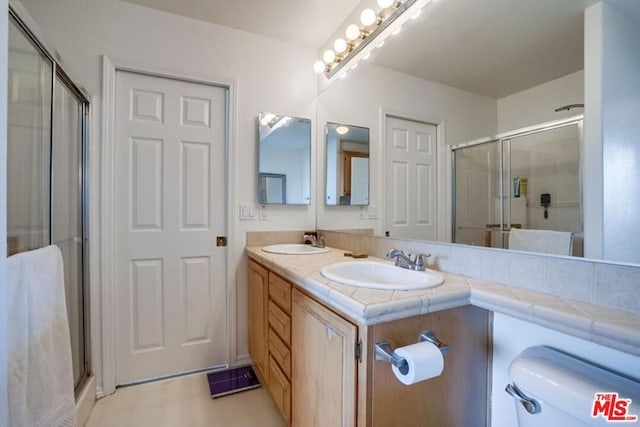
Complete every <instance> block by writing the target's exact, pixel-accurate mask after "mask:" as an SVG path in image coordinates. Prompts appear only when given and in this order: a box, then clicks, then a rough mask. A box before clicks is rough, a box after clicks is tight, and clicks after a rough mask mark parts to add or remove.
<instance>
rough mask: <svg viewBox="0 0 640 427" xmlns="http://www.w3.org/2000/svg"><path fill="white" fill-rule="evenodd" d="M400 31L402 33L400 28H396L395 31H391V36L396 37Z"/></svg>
mask: <svg viewBox="0 0 640 427" xmlns="http://www.w3.org/2000/svg"><path fill="white" fill-rule="evenodd" d="M400 31H402V27H398V28H396V29H395V30H393V33H391V35H392V36H397V35H398V33H400Z"/></svg>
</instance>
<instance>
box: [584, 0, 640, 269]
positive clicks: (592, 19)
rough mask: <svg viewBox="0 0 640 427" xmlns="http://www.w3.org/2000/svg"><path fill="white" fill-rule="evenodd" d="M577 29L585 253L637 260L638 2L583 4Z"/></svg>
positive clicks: (639, 221) (639, 137)
mask: <svg viewBox="0 0 640 427" xmlns="http://www.w3.org/2000/svg"><path fill="white" fill-rule="evenodd" d="M585 33H586V37H585V95H586V99H587V110H586V116H585V145H586V149H585V150H586V155H585V159H586V162H585V165H586V166H585V168H586V169H588V170H589V173H588V174H587V175H586V176H585V183H584V185H585V189H587V190H588V191H587V192H585V255H586V256H589V257H594V258H603V259H607V260H611V261H622V262H632V263H638V262H640V240H638V238H637V236H638V235H640V197H639V194H640V190H639V187H638V182H640V162H639V161H638V158H640V121H638V117H639V116H640V103H639V102H638V99H640V78H639V77H638V76H639V75H640V44H639V43H638V40H640V3H638V2H628V1H618V0H610V1H605V2H600V3H598V4H596V5H594V6H591V7H590V8H588V9H587V10H586V13H585ZM590 236H594V238H592V239H590Z"/></svg>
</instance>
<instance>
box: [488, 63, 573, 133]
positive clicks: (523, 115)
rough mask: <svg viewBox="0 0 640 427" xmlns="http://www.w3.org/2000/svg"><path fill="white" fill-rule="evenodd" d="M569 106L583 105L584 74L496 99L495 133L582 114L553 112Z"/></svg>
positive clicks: (570, 76)
mask: <svg viewBox="0 0 640 427" xmlns="http://www.w3.org/2000/svg"><path fill="white" fill-rule="evenodd" d="M569 104H584V71H578V72H575V73H573V74H569V75H568V76H564V77H561V78H559V79H556V80H552V81H550V82H547V83H543V84H541V85H539V86H535V87H532V88H530V89H527V90H524V91H522V92H518V93H514V94H513V95H509V96H506V97H504V98H500V99H498V133H501V132H508V131H512V130H516V129H520V128H523V127H527V126H532V125H536V124H539V123H545V122H550V121H554V120H561V119H565V118H568V117H573V116H575V115H577V114H582V113H583V109H582V108H576V109H572V110H570V111H560V112H557V113H556V112H555V111H554V110H555V109H556V108H558V107H562V106H564V105H569Z"/></svg>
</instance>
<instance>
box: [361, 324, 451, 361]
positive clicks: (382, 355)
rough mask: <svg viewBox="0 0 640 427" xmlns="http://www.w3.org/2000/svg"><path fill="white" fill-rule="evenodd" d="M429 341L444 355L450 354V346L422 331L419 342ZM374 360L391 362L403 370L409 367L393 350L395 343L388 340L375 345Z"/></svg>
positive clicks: (433, 334) (428, 332)
mask: <svg viewBox="0 0 640 427" xmlns="http://www.w3.org/2000/svg"><path fill="white" fill-rule="evenodd" d="M424 341H429V342H430V343H432V344H433V345H435V346H436V347H438V349H439V350H440V351H441V352H442V354H443V355H445V354H447V353H449V351H451V350H450V348H449V346H448V345H446V344H443V343H442V342H440V340H439V339H438V337H436V334H435V333H434V332H433V331H422V332H421V333H420V337H419V342H424ZM373 348H374V360H376V361H377V362H389V363H391V364H392V365H393V366H395V367H396V368H398V369H400V370H402V369H403V367H405V366H406V365H407V361H406V360H405V359H404V358H403V357H400V356H398V355H397V354H396V353H395V351H394V350H393V342H392V341H389V340H386V341H380V342H379V343H376V344H375V345H374V347H373Z"/></svg>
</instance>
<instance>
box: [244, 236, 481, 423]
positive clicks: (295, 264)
mask: <svg viewBox="0 0 640 427" xmlns="http://www.w3.org/2000/svg"><path fill="white" fill-rule="evenodd" d="M246 253H247V255H248V257H249V260H248V286H249V290H248V291H249V297H248V301H249V306H248V311H249V352H250V354H251V356H252V358H253V360H254V362H255V365H256V368H257V371H258V373H259V375H260V377H261V379H262V381H263V384H266V386H267V388H268V389H269V391H270V392H271V395H272V396H273V398H274V401H275V402H276V405H277V406H278V408H279V409H280V411H281V413H282V416H283V418H284V419H285V420H286V422H287V424H289V425H294V426H312V425H316V426H325V425H326V426H329V425H331V426H333V425H336V426H338V425H342V426H356V425H357V426H367V425H452V426H453V425H461V426H462V425H485V424H486V420H487V389H488V383H489V381H488V368H489V356H490V353H491V352H490V346H491V340H490V338H489V335H490V328H489V318H490V313H489V312H488V311H486V310H484V309H481V308H477V307H473V306H471V305H469V303H468V301H469V285H468V283H467V282H466V280H465V279H463V278H461V277H456V276H453V275H448V274H446V273H444V274H441V273H439V272H435V271H432V270H428V269H426V271H414V270H411V269H406V268H400V267H398V266H395V265H394V264H393V263H392V262H390V261H387V260H382V259H379V258H375V257H369V258H368V259H366V260H358V259H351V258H349V257H345V251H343V250H339V249H334V248H315V247H312V246H310V245H292V244H283V245H269V246H260V247H247V248H246ZM430 302H433V305H431V304H430ZM429 307H432V308H433V309H430V308H429ZM432 311H433V312H432ZM425 330H430V331H432V332H433V333H434V334H435V335H436V336H437V337H438V338H439V339H440V340H441V341H442V342H443V343H446V344H447V345H448V346H449V348H450V349H451V351H450V352H449V353H448V354H447V355H446V357H445V367H444V371H443V373H442V375H440V376H439V377H436V378H433V379H431V380H428V381H423V382H420V383H416V384H413V385H410V386H406V385H403V384H401V383H400V382H399V381H398V380H397V379H396V378H395V376H394V375H393V373H392V370H391V366H390V364H389V363H384V362H378V361H375V360H374V354H373V353H374V352H373V346H374V344H375V343H378V342H382V341H391V342H392V343H393V346H394V347H399V346H405V345H409V344H413V343H416V342H418V339H419V336H420V333H421V332H422V331H425ZM460 408H465V409H464V410H460Z"/></svg>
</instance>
